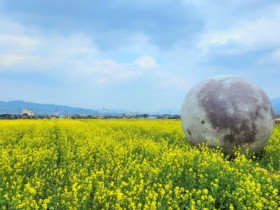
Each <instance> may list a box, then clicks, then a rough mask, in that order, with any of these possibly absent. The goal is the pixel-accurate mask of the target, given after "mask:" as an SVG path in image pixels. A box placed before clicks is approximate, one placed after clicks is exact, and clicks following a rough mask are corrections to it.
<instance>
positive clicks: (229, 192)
mask: <svg viewBox="0 0 280 210" xmlns="http://www.w3.org/2000/svg"><path fill="white" fill-rule="evenodd" d="M279 157H280V127H279V126H277V127H275V130H274V133H273V136H272V137H271V139H270V142H269V144H268V146H267V147H266V148H265V150H264V151H263V152H262V154H261V155H260V156H254V155H251V156H249V155H241V154H238V153H237V158H236V159H233V160H229V158H227V157H224V156H223V154H222V153H221V152H220V150H219V149H215V150H214V149H209V148H207V147H206V146H200V147H199V148H197V147H194V146H191V145H189V144H188V142H187V141H186V139H185V136H184V134H183V131H182V128H181V124H180V121H179V120H80V121H78V120H17V121H0V209H205V210H206V209H254V210H258V209H260V210H261V209H273V210H275V209H279V204H280V196H279V188H280V172H279V171H280V163H279Z"/></svg>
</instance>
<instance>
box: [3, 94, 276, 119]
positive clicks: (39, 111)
mask: <svg viewBox="0 0 280 210" xmlns="http://www.w3.org/2000/svg"><path fill="white" fill-rule="evenodd" d="M271 102H272V106H273V109H274V112H275V114H280V97H279V98H274V99H271ZM23 109H28V110H31V111H33V112H34V113H35V114H36V115H45V114H46V115H52V114H54V113H58V114H60V115H62V114H64V115H74V114H84V115H97V114H100V113H108V112H110V114H112V113H114V114H120V113H128V111H126V110H113V109H111V110H107V109H85V108H81V107H71V106H64V105H56V104H39V103H34V102H25V101H20V100H17V101H8V102H4V101H0V114H6V113H8V114H21V113H22V110H23ZM161 112H162V113H161V114H170V113H172V114H179V113H180V111H179V110H173V109H170V110H162V111H161Z"/></svg>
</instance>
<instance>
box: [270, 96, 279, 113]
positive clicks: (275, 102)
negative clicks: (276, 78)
mask: <svg viewBox="0 0 280 210" xmlns="http://www.w3.org/2000/svg"><path fill="white" fill-rule="evenodd" d="M271 103H272V106H273V110H274V112H275V114H280V98H273V99H271Z"/></svg>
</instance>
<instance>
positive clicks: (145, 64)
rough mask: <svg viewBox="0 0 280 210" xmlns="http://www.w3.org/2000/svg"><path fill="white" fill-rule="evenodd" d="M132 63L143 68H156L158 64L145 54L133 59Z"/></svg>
mask: <svg viewBox="0 0 280 210" xmlns="http://www.w3.org/2000/svg"><path fill="white" fill-rule="evenodd" d="M134 63H135V64H136V65H137V66H139V67H142V68H145V69H152V68H156V67H157V66H158V64H157V62H156V60H155V59H154V58H153V57H151V56H147V55H145V56H142V57H140V58H138V59H136V60H135V61H134Z"/></svg>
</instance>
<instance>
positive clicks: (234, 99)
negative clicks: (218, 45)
mask: <svg viewBox="0 0 280 210" xmlns="http://www.w3.org/2000/svg"><path fill="white" fill-rule="evenodd" d="M181 121H182V126H183V129H184V132H185V134H186V136H187V138H188V139H189V141H190V143H192V144H194V145H198V144H202V143H206V144H208V145H209V146H210V147H216V146H219V147H221V148H222V149H223V151H224V153H225V154H228V155H233V151H234V149H235V148H241V150H242V149H243V150H244V149H245V148H249V152H258V151H260V150H262V149H263V148H264V146H265V145H266V144H267V142H268V140H269V138H270V136H271V133H272V131H273V126H274V113H273V110H272V105H271V102H270V100H269V98H268V97H267V95H266V94H265V92H264V91H263V90H261V89H260V88H259V87H257V86H256V85H255V84H253V83H251V82H249V81H247V80H245V79H243V78H240V77H234V76H228V77H225V76H224V77H214V78H211V79H208V80H205V81H202V82H200V83H199V84H197V85H196V86H195V87H193V88H192V89H191V90H190V91H189V93H188V94H187V96H186V98H185V100H184V103H183V106H182V110H181Z"/></svg>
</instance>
